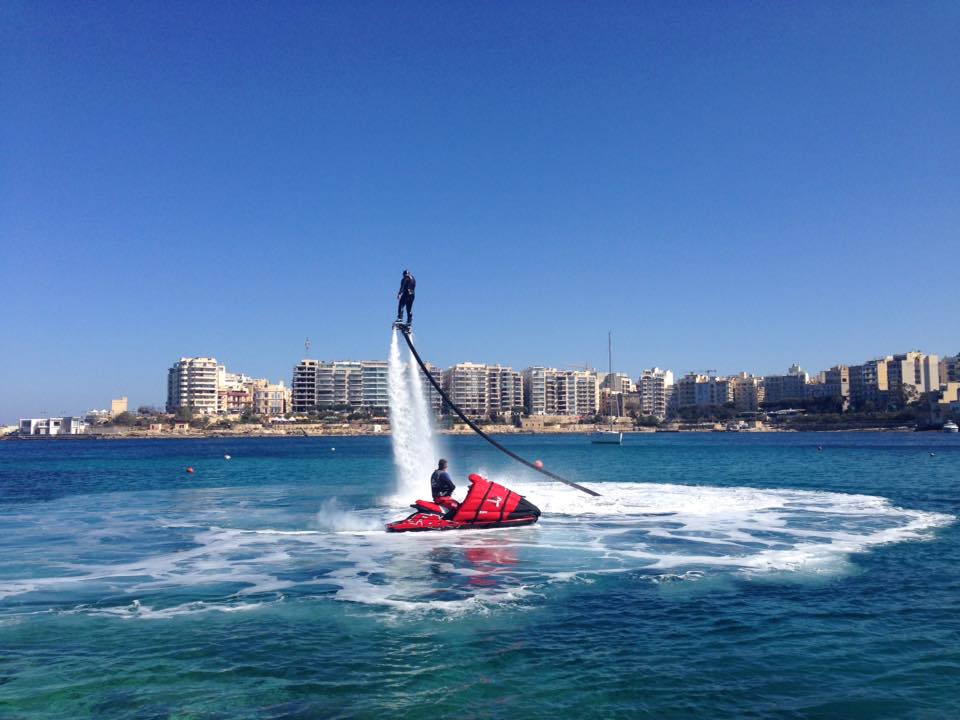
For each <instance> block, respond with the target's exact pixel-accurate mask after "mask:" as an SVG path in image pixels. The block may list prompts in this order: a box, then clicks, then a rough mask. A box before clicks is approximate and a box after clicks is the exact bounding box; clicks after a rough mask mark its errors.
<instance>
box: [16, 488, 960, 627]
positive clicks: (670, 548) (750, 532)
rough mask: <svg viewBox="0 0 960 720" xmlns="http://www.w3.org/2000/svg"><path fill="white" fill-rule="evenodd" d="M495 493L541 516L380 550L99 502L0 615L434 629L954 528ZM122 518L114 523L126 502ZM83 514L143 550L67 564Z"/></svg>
mask: <svg viewBox="0 0 960 720" xmlns="http://www.w3.org/2000/svg"><path fill="white" fill-rule="evenodd" d="M497 479H498V480H501V481H502V482H504V483H505V484H507V486H508V487H511V488H513V489H515V490H517V491H518V492H521V493H523V494H524V495H526V496H527V497H528V498H529V499H530V500H531V501H533V502H534V503H536V504H537V505H538V506H539V507H540V508H541V509H542V510H543V512H544V515H543V517H542V518H541V521H540V523H538V524H537V525H533V526H529V527H525V528H512V529H507V530H490V531H475V532H447V533H414V534H399V535H395V534H387V533H385V532H383V531H382V527H383V523H384V522H386V521H387V520H390V519H395V518H396V517H398V515H399V514H400V512H399V511H398V510H397V509H394V508H390V507H378V508H369V509H366V510H359V511H346V510H344V509H342V508H339V507H337V506H335V505H334V504H332V503H331V504H330V505H329V506H327V507H325V508H324V509H323V510H321V513H320V514H319V515H318V516H317V518H316V520H315V522H313V523H311V526H310V528H309V529H307V528H303V529H273V528H274V527H275V526H272V525H269V524H266V522H269V521H268V520H265V521H264V523H262V524H261V525H260V526H259V527H257V526H254V527H250V526H249V525H248V527H247V528H246V529H238V528H236V527H231V526H230V525H231V524H233V523H231V520H234V521H235V522H236V523H238V524H239V523H243V522H246V523H249V520H250V517H249V512H250V511H249V508H245V507H237V508H236V509H234V510H233V511H231V513H229V514H224V512H223V507H224V506H221V507H220V508H219V509H217V510H216V512H214V510H209V511H208V510H205V509H203V507H198V506H196V505H193V504H185V505H184V507H185V508H189V509H187V510H184V513H183V515H182V516H178V517H176V518H165V519H164V520H163V521H162V522H161V521H158V519H157V516H156V514H155V513H154V512H148V511H144V512H143V513H142V514H136V513H134V514H131V513H130V512H129V510H123V511H121V508H119V507H115V508H109V507H107V508H105V507H104V506H103V504H102V503H103V502H104V498H103V497H102V496H101V498H100V500H99V501H98V503H97V504H96V505H95V506H91V507H90V508H88V509H85V511H84V513H82V514H83V515H84V517H81V516H74V515H66V516H64V518H63V519H64V520H65V521H67V522H65V523H61V527H62V529H63V531H64V532H65V533H68V534H70V533H72V534H74V535H75V536H74V537H70V538H65V540H64V543H63V546H62V547H61V548H59V549H58V550H57V552H56V553H55V558H51V560H52V561H51V562H50V563H48V564H46V566H45V568H44V571H42V572H41V571H39V570H36V569H34V570H32V571H31V572H30V573H29V574H25V575H20V576H16V575H13V574H11V573H10V572H7V573H5V577H4V579H3V580H2V581H0V615H2V614H3V613H2V611H3V608H4V603H3V599H4V598H11V597H12V598H15V600H14V601H13V605H10V606H9V607H11V608H12V607H23V608H27V607H30V608H33V609H36V608H37V607H43V606H48V607H51V608H52V607H56V606H57V605H58V604H60V603H65V602H67V601H65V600H64V598H70V601H69V607H70V608H73V609H75V610H79V611H81V612H104V613H110V614H115V615H117V616H120V617H135V618H165V617H171V616H175V615H179V614H185V613H196V612H210V611H217V610H222V611H226V612H233V611H237V610H240V609H252V608H254V607H258V606H260V605H270V604H273V603H276V602H282V601H283V600H284V599H285V598H289V597H296V598H300V599H314V600H316V601H320V600H328V601H329V600H334V601H343V602H349V603H354V604H364V605H370V606H376V607H381V608H386V609H389V610H391V611H401V612H408V611H418V612H420V611H430V610H431V609H434V608H442V610H443V613H444V614H445V616H449V615H451V614H455V613H457V612H467V613H469V612H478V611H485V610H487V609H490V608H491V607H495V606H499V605H504V604H507V605H516V604H518V603H520V604H521V605H522V604H523V603H525V602H527V601H529V600H530V599H535V598H538V597H542V596H545V595H548V594H550V593H554V592H557V591H558V588H563V587H572V585H571V583H593V582H596V581H598V580H599V579H601V578H608V579H610V578H614V581H616V582H619V581H620V580H617V579H616V578H618V577H624V578H630V580H631V581H633V580H635V579H637V578H640V579H643V580H649V581H650V582H651V583H656V584H662V583H664V582H667V581H669V582H671V583H674V584H675V583H687V584H688V585H689V584H690V583H700V582H702V581H704V580H705V579H709V578H736V577H739V578H752V579H756V578H768V579H770V580H772V581H777V582H780V581H789V582H796V581H800V582H806V581H809V580H810V579H811V578H818V577H834V576H837V575H840V574H843V573H844V572H847V571H848V570H849V569H850V568H851V556H853V555H855V554H858V553H863V552H867V551H870V550H871V549H874V548H876V547H878V546H880V545H883V544H886V543H893V542H902V541H907V540H923V539H928V538H930V537H931V536H932V531H933V530H934V529H935V528H937V527H940V526H942V525H945V524H947V523H950V522H952V521H953V520H954V518H953V517H952V516H949V515H944V514H939V513H932V512H925V511H920V510H911V509H905V508H900V507H896V506H894V505H893V504H892V503H890V502H889V501H888V500H887V499H885V498H882V497H876V496H871V495H848V494H842V493H833V492H819V491H804V490H790V489H759V488H750V487H734V488H724V487H714V486H695V485H658V484H653V483H625V482H621V483H603V484H597V485H596V488H597V489H598V490H599V491H601V492H602V493H603V495H602V496H601V497H599V498H590V497H588V496H586V495H583V494H582V493H579V492H577V491H576V490H573V489H572V488H567V487H565V486H563V485H558V484H555V483H549V482H541V481H535V480H532V479H531V478H527V477H523V476H518V477H516V478H510V477H506V476H505V477H499V478H497ZM118 502H119V500H118ZM123 502H124V503H126V504H125V505H124V508H128V507H129V502H130V500H129V494H125V496H124V499H123ZM408 511H409V510H408ZM71 512H74V511H71ZM105 512H106V515H104V513H105ZM86 514H89V517H104V516H106V517H116V518H118V519H117V521H116V523H114V524H113V526H112V527H106V528H103V531H102V536H110V535H119V534H121V533H122V534H129V535H131V536H134V537H141V536H143V537H153V538H155V540H156V541H157V542H158V543H159V544H158V545H157V546H152V547H154V548H155V550H154V552H150V551H149V550H148V548H147V547H144V548H143V553H144V554H143V555H142V556H140V557H136V558H131V559H128V560H126V561H123V562H109V561H104V562H102V563H91V562H82V561H79V560H78V559H77V558H78V557H90V555H91V553H90V552H89V551H90V550H92V549H94V548H96V547H99V539H98V538H96V537H91V536H90V532H89V523H88V522H87V518H86ZM234 515H235V516H234ZM214 518H216V519H215V520H214ZM174 521H175V522H174ZM71 523H72V524H71ZM372 528H380V530H375V531H374V530H372ZM158 533H169V534H170V535H171V537H173V536H179V537H183V535H184V533H186V534H187V535H188V537H189V544H188V545H187V546H186V547H182V549H179V550H176V551H167V552H164V551H162V550H160V548H163V547H164V546H167V539H166V536H164V535H158ZM47 603H49V605H46V604H47ZM71 611H73V610H71Z"/></svg>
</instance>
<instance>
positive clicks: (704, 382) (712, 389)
mask: <svg viewBox="0 0 960 720" xmlns="http://www.w3.org/2000/svg"><path fill="white" fill-rule="evenodd" d="M676 393H677V399H676V403H677V407H678V408H680V409H682V408H686V407H704V408H706V407H722V406H723V405H726V404H727V403H728V402H733V387H732V386H731V384H730V381H729V380H728V379H727V378H725V377H717V376H711V375H701V374H698V373H687V374H686V375H684V376H683V377H682V378H680V379H679V380H677V383H676Z"/></svg>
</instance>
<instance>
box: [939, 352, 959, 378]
mask: <svg viewBox="0 0 960 720" xmlns="http://www.w3.org/2000/svg"><path fill="white" fill-rule="evenodd" d="M952 382H953V383H955V382H960V353H957V354H956V355H947V356H946V357H944V358H943V359H942V360H941V361H940V384H941V385H942V384H944V383H952Z"/></svg>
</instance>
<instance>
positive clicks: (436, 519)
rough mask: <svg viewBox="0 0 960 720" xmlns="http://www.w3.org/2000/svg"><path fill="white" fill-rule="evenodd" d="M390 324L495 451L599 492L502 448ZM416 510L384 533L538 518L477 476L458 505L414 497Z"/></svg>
mask: <svg viewBox="0 0 960 720" xmlns="http://www.w3.org/2000/svg"><path fill="white" fill-rule="evenodd" d="M394 327H396V328H397V329H398V330H400V332H401V334H402V335H403V338H404V340H406V342H407V346H408V347H409V348H410V353H411V354H412V355H413V357H414V359H415V360H416V361H417V364H418V365H419V366H420V369H421V370H422V371H423V374H424V375H426V376H427V379H428V380H429V381H430V384H431V385H433V387H434V389H435V390H436V391H437V392H438V393H440V397H442V398H443V400H444V401H445V402H446V403H447V406H448V407H450V408H451V409H452V410H453V411H454V412H455V413H456V414H457V416H458V417H459V418H460V419H461V420H463V422H464V423H466V424H467V426H468V427H469V428H470V429H471V430H473V431H474V432H475V433H476V434H477V435H479V436H480V437H482V438H483V439H484V440H486V441H487V442H488V443H490V444H491V445H493V446H494V447H495V448H497V450H499V451H500V452H502V453H504V454H505V455H507V456H508V457H511V458H513V459H514V460H516V461H517V462H519V463H521V464H523V465H526V466H527V467H528V468H530V469H531V470H536V471H537V472H539V473H542V474H544V475H546V476H547V477H549V478H551V479H552V480H557V481H559V482H562V483H564V484H565V485H569V486H570V487H572V488H576V489H577V490H580V491H581V492H585V493H587V495H592V496H594V497H596V496H599V495H600V493H598V492H596V491H594V490H591V489H590V488H587V487H584V486H583V485H579V484H577V483H575V482H573V481H572V480H567V479H566V478H564V477H561V476H560V475H557V474H556V473H553V472H550V471H549V470H546V469H545V468H544V467H543V466H542V464H538V463H532V462H530V461H529V460H527V459H526V458H523V457H521V456H519V455H517V454H516V453H515V452H513V451H512V450H510V449H509V448H506V447H504V446H503V445H502V444H500V443H499V442H498V441H497V440H495V439H493V438H492V437H490V436H489V435H487V434H486V433H485V432H484V431H483V430H481V429H480V427H478V426H477V424H476V423H474V422H473V421H472V420H471V419H470V418H468V417H467V416H466V414H465V413H464V412H463V411H462V410H461V409H460V408H459V407H457V405H456V404H455V403H454V402H453V401H452V400H451V399H450V396H449V395H447V393H446V392H445V391H444V389H443V387H442V386H441V384H440V383H439V382H437V379H436V378H435V377H433V375H432V374H431V373H430V371H429V370H428V369H427V366H426V364H425V363H424V362H423V360H422V359H421V358H420V353H418V352H417V348H416V347H414V344H413V339H412V338H411V337H410V334H411V329H410V326H409V325H407V324H404V323H401V322H396V323H394ZM411 507H412V508H414V509H415V510H416V512H415V513H413V514H412V515H410V516H409V517H407V518H405V519H403V520H398V521H396V522H392V523H390V524H388V525H387V531H388V532H421V531H425V530H466V529H482V528H494V527H510V526H515V525H531V524H533V523H535V522H536V521H537V520H538V519H539V518H540V510H539V508H537V507H536V506H535V505H534V504H533V503H531V502H530V501H529V500H527V499H526V498H524V497H523V496H521V495H518V494H517V493H515V492H513V491H512V490H509V489H507V488H505V487H504V486H503V485H498V484H497V483H494V482H491V481H489V480H487V479H486V478H483V477H481V476H480V475H471V476H470V489H469V490H468V491H467V497H466V498H464V501H463V503H462V504H460V505H458V506H456V507H453V508H450V509H448V508H445V507H441V506H440V505H438V504H437V503H433V502H429V501H427V500H417V501H416V502H415V503H413V504H412V505H411Z"/></svg>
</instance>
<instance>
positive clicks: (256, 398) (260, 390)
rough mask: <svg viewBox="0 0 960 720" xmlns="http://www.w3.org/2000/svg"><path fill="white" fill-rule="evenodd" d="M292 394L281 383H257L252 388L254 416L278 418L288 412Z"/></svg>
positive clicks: (262, 381)
mask: <svg viewBox="0 0 960 720" xmlns="http://www.w3.org/2000/svg"><path fill="white" fill-rule="evenodd" d="M291 397H292V393H291V391H290V388H288V387H284V384H283V381H282V380H281V381H280V382H278V383H269V382H267V381H266V380H261V381H258V382H257V383H256V384H255V385H254V387H253V399H252V408H253V412H254V414H255V415H261V416H263V417H278V416H281V415H286V414H287V413H288V412H290V406H291Z"/></svg>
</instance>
